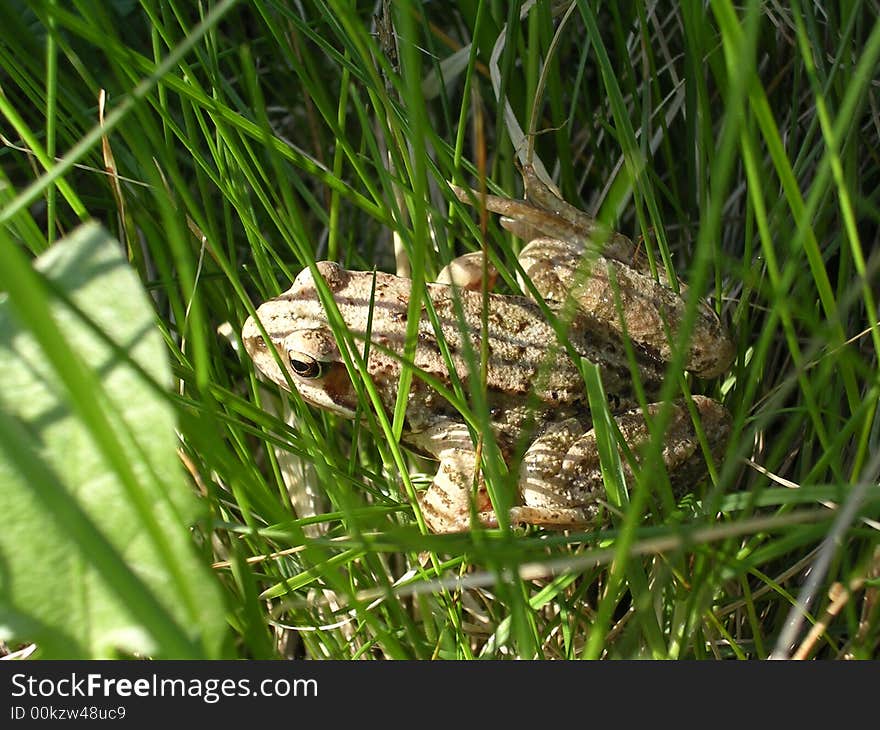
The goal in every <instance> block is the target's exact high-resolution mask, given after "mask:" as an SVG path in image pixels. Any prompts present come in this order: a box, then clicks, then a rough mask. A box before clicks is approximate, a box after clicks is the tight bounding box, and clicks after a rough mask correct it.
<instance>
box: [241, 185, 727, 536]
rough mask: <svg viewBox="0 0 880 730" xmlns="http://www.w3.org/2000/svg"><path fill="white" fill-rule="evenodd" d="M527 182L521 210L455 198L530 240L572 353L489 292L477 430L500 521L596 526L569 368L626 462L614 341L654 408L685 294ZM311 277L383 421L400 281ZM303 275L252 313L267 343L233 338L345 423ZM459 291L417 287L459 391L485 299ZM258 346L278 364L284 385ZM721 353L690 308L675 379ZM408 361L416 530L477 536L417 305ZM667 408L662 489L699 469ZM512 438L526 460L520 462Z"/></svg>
mask: <svg viewBox="0 0 880 730" xmlns="http://www.w3.org/2000/svg"><path fill="white" fill-rule="evenodd" d="M525 179H526V195H527V198H528V202H527V201H522V200H512V199H507V198H499V197H495V196H483V197H482V198H479V197H478V196H477V197H475V195H476V194H474V193H472V191H466V190H463V189H460V188H454V190H455V192H456V194H457V195H458V196H459V198H460V199H462V200H463V201H465V202H472V203H474V202H475V203H477V204H485V205H486V207H487V208H489V209H490V210H492V211H495V212H497V213H500V214H501V215H502V216H503V217H502V219H501V222H502V225H504V226H505V227H506V228H508V229H509V230H511V231H513V232H514V233H515V234H516V235H518V236H520V237H521V238H523V239H525V240H527V241H528V242H529V243H528V245H526V246H525V247H524V248H523V250H522V251H521V253H520V255H519V257H518V258H519V262H520V264H521V266H522V268H523V271H524V272H525V274H526V275H527V276H528V277H529V279H530V280H531V282H532V283H533V284H534V287H535V288H536V289H537V291H538V292H539V293H540V295H541V297H542V299H543V301H544V302H545V303H546V306H547V308H548V309H549V311H550V312H551V313H552V314H553V315H554V316H557V317H558V320H559V323H561V325H562V328H563V330H564V332H565V338H566V340H567V342H568V343H569V346H570V349H569V348H567V347H565V346H563V345H562V343H561V340H560V337H559V336H558V335H557V330H556V329H554V327H553V326H551V324H550V322H549V321H548V319H547V318H546V317H545V315H544V313H543V311H542V309H541V307H540V306H539V305H538V304H537V303H536V302H535V301H533V300H532V299H530V298H527V297H522V296H514V295H505V294H494V293H491V294H489V295H488V308H487V312H486V317H487V324H488V348H487V351H488V362H487V366H488V367H487V377H486V400H487V403H488V410H489V414H488V415H489V422H490V425H491V428H492V432H493V434H494V436H495V438H496V441H497V444H498V446H499V448H500V450H501V453H502V455H504V457H505V458H506V459H508V460H509V462H510V464H509V465H510V466H511V468H512V469H514V470H518V487H517V494H516V495H515V499H514V506H513V507H512V509H511V510H510V514H509V518H510V522H512V523H520V524H533V525H543V526H547V527H555V528H570V527H571V528H574V527H585V526H590V525H594V524H595V523H596V522H597V519H598V518H599V515H600V513H601V512H602V502H603V499H604V497H605V492H604V486H603V479H602V473H601V470H600V466H599V456H598V449H597V447H596V435H595V432H594V430H593V429H592V420H591V417H590V407H589V403H588V401H587V394H586V389H585V386H584V382H583V379H582V376H581V373H580V370H579V368H578V365H577V364H576V363H575V362H574V361H573V360H572V359H571V355H572V353H574V354H575V355H576V356H578V357H582V358H586V359H587V360H589V361H591V362H592V363H594V364H595V365H596V366H597V367H598V368H599V372H600V374H601V378H602V382H603V385H604V388H605V391H606V393H607V396H608V403H609V407H610V410H611V413H612V414H613V417H614V420H615V422H616V424H617V427H618V429H619V430H620V433H621V435H622V438H623V442H624V443H625V444H626V446H627V447H628V450H629V451H630V452H631V453H632V454H635V455H636V458H638V449H639V447H640V445H642V444H643V443H644V442H646V441H647V440H648V439H649V432H648V427H647V423H646V420H645V413H644V412H643V411H642V410H641V409H640V408H638V407H637V401H636V394H635V390H634V387H633V382H634V374H633V372H632V371H631V366H630V359H629V357H628V355H627V352H626V348H625V346H624V337H627V338H628V340H629V345H630V347H631V349H632V351H633V352H634V354H635V360H636V362H637V365H638V378H639V380H640V382H641V385H642V387H643V388H644V391H645V393H646V395H647V398H648V399H649V401H653V400H655V399H656V398H657V397H658V395H659V391H660V387H661V385H662V380H663V376H664V374H665V371H666V367H667V363H668V361H669V360H670V358H671V357H672V349H671V348H672V343H675V342H676V333H677V332H678V330H679V326H680V323H681V321H682V319H683V317H684V312H685V299H684V296H683V295H684V291H685V290H686V288H685V287H684V286H683V285H681V284H680V283H679V286H680V291H681V293H676V292H675V291H674V290H673V288H672V287H671V286H669V282H668V281H664V280H662V279H661V281H657V280H655V279H654V278H653V277H652V276H651V274H650V273H649V271H648V269H647V265H646V264H644V263H643V262H641V261H640V259H639V257H638V256H637V254H636V251H635V247H634V246H633V244H632V243H631V242H630V241H629V239H627V238H626V237H625V236H622V235H621V234H618V233H613V232H611V231H607V230H605V229H603V228H601V227H600V225H599V224H598V223H597V222H596V221H595V220H593V219H592V218H590V217H589V216H587V215H586V214H585V213H583V212H582V211H580V210H578V209H576V208H574V207H572V206H570V205H568V204H567V203H565V202H564V201H562V200H561V199H560V198H559V197H557V196H556V195H554V194H553V193H552V192H551V191H550V190H549V189H548V188H546V187H545V186H543V185H542V184H541V183H539V182H538V181H537V179H536V178H535V177H534V175H533V174H532V173H531V171H528V170H527V171H526V176H525ZM315 273H317V275H319V276H321V277H322V278H323V279H324V281H325V282H326V284H327V287H328V288H329V291H330V292H331V294H332V297H333V299H334V301H335V303H336V306H337V307H338V309H339V313H340V315H341V316H342V319H343V321H344V322H345V324H346V326H347V327H348V329H349V331H350V332H351V333H352V334H353V336H354V341H355V342H356V343H359V346H360V347H363V345H364V343H365V340H366V333H367V332H368V331H369V333H370V334H369V339H370V343H371V344H370V347H369V356H368V360H367V363H366V368H367V371H368V373H369V376H370V378H371V379H372V381H373V384H374V385H375V388H376V390H377V392H378V395H379V398H380V400H381V402H382V404H383V406H384V407H385V409H386V412H388V413H390V412H391V411H392V410H393V408H394V404H395V401H396V399H397V392H398V387H399V381H400V373H401V361H400V357H401V356H402V355H403V352H404V342H405V334H406V327H407V309H408V307H409V300H410V292H411V282H410V280H409V279H406V278H401V277H397V276H393V275H391V274H385V273H381V272H378V273H374V272H367V271H347V270H345V269H343V268H342V267H340V266H339V265H337V264H335V263H332V262H329V261H322V262H319V263H318V264H316V266H315ZM313 277H314V274H313V272H312V270H310V269H305V270H304V271H302V272H301V273H300V274H299V276H297V277H296V280H295V281H294V282H293V286H291V287H290V289H288V290H287V291H286V292H284V293H283V294H282V295H281V296H279V297H277V298H275V299H271V300H269V301H267V302H265V303H264V304H262V305H261V306H260V307H259V309H258V310H257V316H258V317H259V319H260V321H261V322H262V325H263V327H264V328H265V331H266V334H267V335H268V338H269V339H268V342H267V341H266V340H265V339H264V338H263V336H262V334H261V333H260V330H259V328H258V326H257V323H256V322H255V321H254V318H249V319H248V320H247V321H246V322H245V325H244V329H243V331H242V340H243V342H244V345H245V348H246V350H247V352H248V354H249V355H250V357H251V358H252V360H253V362H254V363H255V365H256V367H257V368H258V369H259V370H260V371H261V372H262V373H263V374H264V375H265V376H267V377H268V378H269V379H270V380H272V381H274V382H275V383H277V384H278V385H280V386H282V387H284V388H289V387H290V383H292V384H293V385H294V386H295V387H296V389H297V390H298V391H299V394H300V395H301V396H302V398H303V399H304V400H305V401H307V402H308V403H311V404H313V405H315V406H317V407H319V408H323V409H326V410H328V411H332V412H334V413H337V414H340V415H342V416H346V417H349V418H351V417H354V416H355V413H356V411H357V407H358V398H357V393H356V390H355V388H354V386H353V385H352V383H351V380H350V378H349V374H348V371H347V369H346V367H345V365H344V363H343V360H342V357H341V355H340V350H339V347H340V343H339V342H337V340H336V338H335V337H334V335H333V332H332V330H331V329H330V327H329V325H328V321H327V315H326V313H325V310H324V307H323V305H322V304H321V301H320V298H319V296H318V292H317V290H316V286H315V281H314V278H313ZM447 278H448V277H447ZM465 283H466V284H469V285H471V288H467V287H462V286H458V285H457V284H456V285H451V284H427V285H426V296H427V299H428V300H430V304H431V307H432V308H433V310H434V313H435V314H436V319H437V320H438V321H439V324H440V330H441V331H442V339H443V341H445V346H446V348H447V351H448V353H449V358H450V360H451V365H452V368H453V369H454V371H455V373H456V374H457V377H458V379H459V381H460V382H461V383H462V386H463V388H464V390H465V393H467V392H468V391H469V390H470V388H471V387H472V386H473V385H475V384H478V383H479V382H480V376H479V371H477V373H475V374H473V375H471V373H470V368H469V362H471V360H469V358H468V357H467V356H466V340H467V341H469V345H470V348H471V352H472V353H476V357H477V359H478V358H479V353H480V332H481V317H482V312H483V298H482V293H481V292H480V291H473V290H472V288H474V282H473V281H468V282H465ZM621 314H622V316H621ZM624 332H625V334H624ZM270 348H272V349H274V350H276V351H277V355H278V359H280V362H281V363H282V364H283V365H284V367H285V371H286V372H283V371H282V370H281V368H279V365H278V360H276V358H275V357H274V356H273V354H272V352H271V351H270ZM733 356H734V347H733V344H732V342H731V339H730V337H729V335H728V333H727V332H726V330H725V328H724V326H723V325H722V323H721V321H720V319H719V318H718V316H717V315H716V314H715V312H714V311H713V310H712V309H711V307H710V306H709V305H708V304H707V303H706V302H703V301H701V302H700V303H699V309H698V316H697V321H696V323H695V325H694V327H693V329H692V331H691V335H690V338H689V343H688V348H687V351H686V353H685V357H684V363H685V368H686V369H687V370H688V371H691V372H693V373H694V374H696V375H698V376H700V377H704V378H712V377H715V376H717V375H720V374H721V373H723V372H724V371H725V370H727V368H728V367H729V366H730V363H731V361H732V360H733ZM412 357H413V363H414V365H415V367H416V368H417V370H418V371H422V372H423V373H424V374H425V375H426V376H430V377H426V378H424V379H423V378H422V377H419V376H418V374H417V375H415V376H414V377H413V378H412V384H411V385H410V389H409V394H408V397H407V403H406V415H405V423H404V429H403V434H402V436H401V440H402V442H403V443H404V444H405V445H407V446H408V447H410V448H412V449H414V450H416V451H418V452H420V453H423V454H426V455H429V456H432V457H433V458H435V459H437V460H438V461H439V462H440V466H439V469H438V471H437V474H436V476H435V477H434V480H433V483H432V485H431V486H430V487H429V488H428V489H427V491H425V492H424V493H422V495H421V496H420V499H419V502H420V508H421V511H422V514H423V516H424V519H425V522H426V524H427V525H428V527H429V528H430V529H431V530H432V531H434V532H459V531H463V530H467V529H470V527H471V522H472V515H474V516H475V517H476V519H478V520H479V522H480V523H482V524H483V525H486V526H494V525H496V524H497V516H496V514H495V512H494V510H493V508H492V504H491V501H490V499H489V496H488V492H487V489H486V487H485V484H484V483H483V481H482V477H481V476H480V475H479V470H478V465H477V463H476V461H477V452H476V449H475V439H474V436H473V435H472V434H471V432H470V431H469V429H468V427H467V426H466V423H465V421H464V419H463V418H462V416H461V414H460V413H459V412H458V411H457V410H456V409H455V408H454V407H453V406H452V405H451V404H450V403H449V401H448V400H446V398H444V397H443V396H442V395H441V394H440V392H438V390H435V388H434V387H432V386H431V385H430V384H429V382H439V383H440V384H442V385H443V386H444V388H447V389H449V391H451V390H452V388H453V383H452V378H451V374H450V368H449V363H448V362H447V359H446V358H444V356H443V354H442V352H441V345H440V342H439V338H438V335H437V332H436V331H435V329H434V326H433V325H432V323H431V318H430V317H429V315H428V312H427V309H426V306H425V303H424V300H423V304H422V309H421V316H420V320H419V325H418V337H417V341H416V345H415V351H414V353H413V356H412ZM477 368H479V365H478V364H477ZM693 404H694V406H695V407H696V411H697V412H698V414H699V420H700V423H701V427H702V430H703V432H704V434H705V436H706V442H707V443H708V446H709V450H710V451H711V453H712V454H713V457H714V458H716V459H717V458H719V457H720V454H721V453H722V452H723V448H724V445H725V443H726V441H727V438H728V433H729V430H730V416H729V414H728V412H727V411H726V410H725V408H724V407H723V406H722V405H720V404H719V403H717V402H716V401H714V400H712V399H710V398H706V397H702V396H693ZM660 407H661V404H659V403H655V402H654V403H651V405H649V406H648V407H647V415H648V416H653V415H654V414H656V413H657V412H658V411H659V410H660ZM667 407H669V408H670V410H671V419H670V422H669V425H668V428H667V429H666V431H665V435H664V437H663V449H662V458H663V461H664V462H665V465H666V468H667V471H668V473H669V474H670V477H671V479H672V480H673V483H674V484H679V485H682V486H685V485H687V484H690V483H692V482H693V481H694V480H696V479H698V478H700V477H701V476H702V475H703V474H704V473H705V470H706V465H705V462H704V459H703V453H702V450H701V448H700V445H699V440H698V438H697V435H696V432H695V429H694V424H693V421H692V419H691V416H690V415H689V412H688V410H687V408H686V406H685V404H684V402H676V403H672V404H668V406H667ZM524 441H525V442H526V443H527V447H526V448H525V451H524V453H522V448H521V447H520V444H522V443H523V442H524ZM517 453H522V458H521V459H517V458H515V455H516V454H517ZM623 453H624V452H623V451H621V454H623ZM621 461H622V463H623V467H624V473H625V475H627V474H629V475H631V472H630V468H631V467H630V465H629V461H628V459H627V458H624V457H622V459H621ZM475 476H476V479H475ZM475 485H476V489H475Z"/></svg>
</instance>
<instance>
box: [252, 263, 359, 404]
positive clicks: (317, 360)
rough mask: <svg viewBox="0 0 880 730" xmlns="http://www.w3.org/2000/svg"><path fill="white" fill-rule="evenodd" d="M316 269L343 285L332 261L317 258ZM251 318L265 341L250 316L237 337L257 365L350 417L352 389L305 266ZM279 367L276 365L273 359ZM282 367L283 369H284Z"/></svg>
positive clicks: (309, 397)
mask: <svg viewBox="0 0 880 730" xmlns="http://www.w3.org/2000/svg"><path fill="white" fill-rule="evenodd" d="M317 269H318V272H319V273H320V274H321V275H322V276H323V278H324V280H325V281H326V282H327V284H328V286H329V287H330V289H331V292H334V293H336V292H337V291H338V290H339V289H341V288H342V287H344V285H345V279H346V276H347V274H348V272H346V271H345V270H344V269H342V268H341V267H339V266H338V265H337V264H335V263H332V262H329V261H322V262H319V263H318V264H317ZM257 318H258V319H259V320H260V322H261V323H262V325H263V328H264V329H265V331H266V334H267V335H268V336H269V343H270V344H271V347H272V348H274V349H275V351H276V352H277V355H278V357H277V358H276V357H275V354H274V353H273V352H272V350H271V349H270V347H269V345H267V342H266V340H265V339H264V338H263V335H262V334H261V332H260V328H259V327H258V325H257V322H256V321H255V319H254V318H253V317H248V319H247V321H246V322H245V323H244V327H243V328H242V331H241V338H242V342H243V343H244V346H245V349H246V350H247V353H248V355H250V357H251V359H252V360H253V361H254V365H255V366H256V367H257V369H258V370H259V371H260V372H261V373H263V374H264V375H265V376H266V377H268V378H269V379H270V380H271V381H273V382H275V383H277V384H278V385H280V386H281V387H283V388H286V389H288V390H289V389H290V384H291V383H292V384H293V385H294V386H295V387H296V390H297V391H298V392H299V394H300V395H301V396H302V398H303V400H305V401H306V402H308V403H311V404H312V405H315V406H318V407H319V408H323V409H325V410H328V411H332V412H334V413H338V414H340V415H342V416H345V417H346V418H353V417H354V415H355V408H356V406H357V393H356V392H355V389H354V387H353V386H352V383H351V379H350V378H349V376H348V371H347V370H346V368H345V364H344V363H343V361H342V357H341V355H340V352H339V347H338V345H337V344H336V339H335V338H334V336H333V332H332V331H331V329H330V327H329V325H328V323H327V316H326V314H325V312H324V308H323V306H322V305H321V302H320V300H319V298H318V294H317V291H316V290H315V282H314V279H313V278H312V274H311V272H310V271H309V269H305V270H304V271H303V272H302V273H300V275H299V276H297V277H296V280H295V281H294V282H293V286H291V287H290V289H288V290H287V291H286V292H284V293H283V294H282V295H281V296H279V297H277V298H276V299H270V300H269V301H267V302H266V303H265V304H263V305H261V306H260V307H259V308H258V309H257ZM279 360H280V361H281V364H283V366H284V370H282V368H281V367H280V366H279V362H278V361H279ZM285 371H286V373H285Z"/></svg>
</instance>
